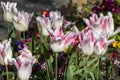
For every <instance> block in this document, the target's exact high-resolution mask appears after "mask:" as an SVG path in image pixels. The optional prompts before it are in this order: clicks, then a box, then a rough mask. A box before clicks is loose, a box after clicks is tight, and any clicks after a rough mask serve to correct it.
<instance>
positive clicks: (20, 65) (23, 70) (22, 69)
mask: <svg viewBox="0 0 120 80" xmlns="http://www.w3.org/2000/svg"><path fill="white" fill-rule="evenodd" d="M12 61H13V64H14V65H15V66H16V68H17V76H18V79H19V80H29V78H30V75H31V72H32V66H33V64H34V63H35V57H33V56H32V58H26V57H25V56H23V55H20V56H18V57H17V61H16V60H15V59H12Z"/></svg>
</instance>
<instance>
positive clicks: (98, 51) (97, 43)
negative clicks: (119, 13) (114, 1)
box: [0, 2, 120, 80]
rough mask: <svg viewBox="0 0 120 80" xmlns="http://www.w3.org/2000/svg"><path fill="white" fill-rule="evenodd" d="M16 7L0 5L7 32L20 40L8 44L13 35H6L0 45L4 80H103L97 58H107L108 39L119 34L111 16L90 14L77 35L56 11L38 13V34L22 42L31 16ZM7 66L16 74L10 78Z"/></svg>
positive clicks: (112, 40) (110, 40)
mask: <svg viewBox="0 0 120 80" xmlns="http://www.w3.org/2000/svg"><path fill="white" fill-rule="evenodd" d="M16 5H17V3H13V2H7V3H5V2H1V6H2V8H3V11H4V21H6V22H8V23H10V24H11V23H13V24H12V26H9V27H12V28H8V29H9V30H8V31H10V30H11V29H13V28H14V31H13V33H15V32H16V31H18V32H19V33H20V34H21V33H23V36H24V37H20V39H19V40H18V41H17V40H15V41H12V40H14V39H16V38H15V37H17V35H15V37H11V35H9V37H10V39H8V40H7V39H6V40H4V41H2V42H1V43H0V64H1V65H5V66H6V73H4V74H6V75H5V76H6V77H7V80H12V77H13V76H14V77H15V79H18V80H29V79H31V80H33V79H41V80H79V79H80V80H87V79H91V80H103V78H104V77H103V76H102V75H105V72H103V73H102V72H100V66H101V60H102V59H101V58H103V56H104V57H106V58H107V56H106V54H108V53H106V51H107V49H108V46H109V45H110V44H112V43H113V42H114V39H112V38H111V36H114V35H115V34H117V33H119V32H120V28H117V29H116V30H114V20H113V16H112V13H111V12H108V14H107V15H105V16H104V15H103V14H102V13H101V14H100V16H98V15H97V14H95V13H93V14H92V16H91V17H90V18H89V19H87V18H83V21H84V22H85V24H86V27H85V28H84V29H83V30H81V31H80V30H79V29H78V27H77V26H76V25H73V22H69V21H67V20H65V18H64V17H63V16H62V15H61V13H60V12H59V11H50V12H47V11H42V13H41V16H37V17H36V23H37V27H38V31H39V34H37V35H36V33H37V32H36V33H35V34H33V35H32V37H30V38H29V39H26V36H27V34H25V32H27V31H28V29H29V23H30V21H31V19H32V16H34V15H33V13H32V14H30V13H27V12H24V11H18V10H17V8H16ZM68 28H69V29H68ZM35 35H36V36H35ZM11 44H12V45H11ZM14 44H16V45H17V46H15V45H14ZM11 46H12V47H11ZM16 53H17V54H16ZM105 53H106V54H105ZM61 54H63V55H66V57H64V56H63V55H62V56H61ZM33 55H34V56H33ZM16 57H17V58H16ZM39 60H41V61H43V62H42V63H40V62H41V61H39ZM60 60H64V62H62V61H60ZM61 62H62V63H61ZM60 63H61V64H60ZM8 65H12V66H15V67H16V71H17V72H15V71H12V72H13V73H14V75H10V74H9V70H8ZM36 66H37V67H36ZM36 69H37V70H36ZM106 71H107V70H106ZM34 72H35V73H34ZM15 73H17V75H16V74H15ZM96 73H97V74H96ZM107 73H108V72H106V74H107ZM3 77H4V76H3ZM107 77H108V75H107V76H106V78H105V79H108V78H107Z"/></svg>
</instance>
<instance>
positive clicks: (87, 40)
mask: <svg viewBox="0 0 120 80" xmlns="http://www.w3.org/2000/svg"><path fill="white" fill-rule="evenodd" d="M94 42H95V36H94V33H93V32H92V31H91V30H89V29H88V31H87V32H86V29H84V30H83V31H82V32H81V33H80V47H81V50H82V51H83V53H84V54H86V55H91V54H93V52H94Z"/></svg>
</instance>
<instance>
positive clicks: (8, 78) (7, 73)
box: [6, 65, 9, 80]
mask: <svg viewBox="0 0 120 80" xmlns="http://www.w3.org/2000/svg"><path fill="white" fill-rule="evenodd" d="M6 74H7V80H9V78H8V66H7V65H6Z"/></svg>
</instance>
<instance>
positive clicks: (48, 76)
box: [45, 59, 50, 80]
mask: <svg viewBox="0 0 120 80" xmlns="http://www.w3.org/2000/svg"><path fill="white" fill-rule="evenodd" d="M45 61H46V69H47V78H48V80H50V75H49V68H48V61H47V59H46V60H45Z"/></svg>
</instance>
